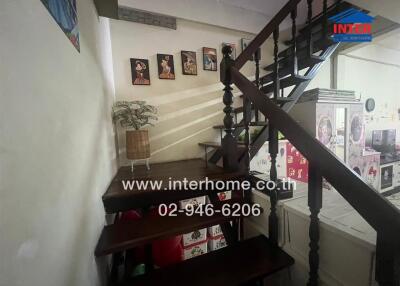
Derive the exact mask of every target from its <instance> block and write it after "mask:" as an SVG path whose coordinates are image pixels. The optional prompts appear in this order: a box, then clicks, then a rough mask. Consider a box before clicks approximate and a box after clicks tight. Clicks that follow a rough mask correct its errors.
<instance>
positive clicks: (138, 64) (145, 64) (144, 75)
mask: <svg viewBox="0 0 400 286" xmlns="http://www.w3.org/2000/svg"><path fill="white" fill-rule="evenodd" d="M131 71H132V84H133V85H150V71H149V60H146V59H131Z"/></svg>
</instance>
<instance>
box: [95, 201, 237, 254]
mask: <svg viewBox="0 0 400 286" xmlns="http://www.w3.org/2000/svg"><path fill="white" fill-rule="evenodd" d="M240 202H242V200H240V199H231V200H228V201H224V204H234V203H240ZM214 209H217V207H214ZM231 219H232V217H229V216H223V215H222V214H221V213H218V214H214V215H212V216H206V215H203V216H199V215H192V216H186V215H185V214H184V213H177V216H147V217H144V218H141V219H138V220H136V221H128V222H119V223H116V224H112V225H108V226H105V227H104V228H103V231H102V233H101V235H100V239H99V241H98V244H97V247H96V251H95V254H96V256H102V255H107V254H111V253H115V252H119V251H123V250H127V249H131V248H134V247H136V246H139V245H144V244H146V243H150V242H152V241H154V240H158V239H163V238H168V237H172V236H175V235H180V234H184V233H188V232H191V231H195V230H197V229H202V228H205V227H209V226H213V225H217V224H221V223H224V222H229V221H230V220H231Z"/></svg>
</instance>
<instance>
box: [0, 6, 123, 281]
mask: <svg viewBox="0 0 400 286" xmlns="http://www.w3.org/2000/svg"><path fill="white" fill-rule="evenodd" d="M77 2H78V14H79V22H80V23H79V25H80V31H81V53H78V52H77V51H76V50H75V48H74V47H73V45H72V44H71V43H70V42H69V40H68V39H67V38H66V36H65V35H64V33H63V32H62V31H61V29H60V28H59V27H58V25H57V24H56V23H55V21H54V20H53V18H52V17H51V16H50V15H49V13H48V12H47V10H46V8H45V7H44V6H43V5H42V3H41V2H40V1H38V0H5V1H2V2H1V5H0V6H1V8H0V27H1V29H0V37H1V39H2V41H1V45H0V55H1V58H0V97H1V104H0V117H1V118H0V138H1V140H0V167H1V168H0V232H1V235H0V257H1V260H0V285H2V286H3V285H4V286H26V285H32V286H55V285H57V286H71V285H82V286H87V285H99V284H100V277H99V274H98V270H97V268H98V266H97V263H96V261H95V259H94V255H93V253H94V248H95V245H96V243H97V239H98V237H99V233H100V230H101V228H102V225H103V223H104V210H103V205H102V201H101V195H102V194H103V193H104V191H105V190H106V187H107V185H108V184H109V182H110V180H111V177H112V175H113V173H114V172H115V171H116V167H115V148H114V139H113V134H112V125H111V123H110V121H111V118H110V117H111V116H110V109H111V104H112V102H113V87H112V81H113V78H112V75H111V74H110V71H111V58H110V55H111V53H110V47H111V46H110V43H109V25H108V21H107V20H104V19H99V18H98V17H97V15H96V12H95V9H94V6H93V3H92V1H89V0H78V1H77ZM100 264H101V263H100ZM100 264H99V265H100ZM102 273H104V271H102Z"/></svg>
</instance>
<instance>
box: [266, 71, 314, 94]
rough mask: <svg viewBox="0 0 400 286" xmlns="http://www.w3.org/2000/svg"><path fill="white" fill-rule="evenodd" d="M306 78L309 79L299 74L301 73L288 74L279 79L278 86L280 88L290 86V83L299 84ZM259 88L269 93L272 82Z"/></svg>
mask: <svg viewBox="0 0 400 286" xmlns="http://www.w3.org/2000/svg"><path fill="white" fill-rule="evenodd" d="M307 80H309V79H308V77H306V76H301V75H295V76H292V75H290V76H288V77H285V78H283V79H281V80H280V85H279V87H280V89H282V88H287V87H290V86H292V85H297V84H299V83H301V82H304V81H307ZM261 90H262V92H264V93H265V94H267V93H271V92H273V91H274V84H273V83H271V84H269V85H266V86H263V88H262V89H261Z"/></svg>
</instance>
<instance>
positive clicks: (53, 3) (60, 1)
mask: <svg viewBox="0 0 400 286" xmlns="http://www.w3.org/2000/svg"><path fill="white" fill-rule="evenodd" d="M41 1H42V3H43V5H44V6H45V7H46V8H47V10H48V11H49V13H50V14H51V16H52V17H53V18H54V20H55V21H56V22H57V24H58V25H59V26H60V28H61V29H62V30H63V32H64V33H65V35H67V37H68V39H69V40H70V41H71V43H72V44H73V45H74V46H75V48H76V49H77V50H78V52H80V43H79V26H78V15H77V11H76V0H41Z"/></svg>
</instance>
